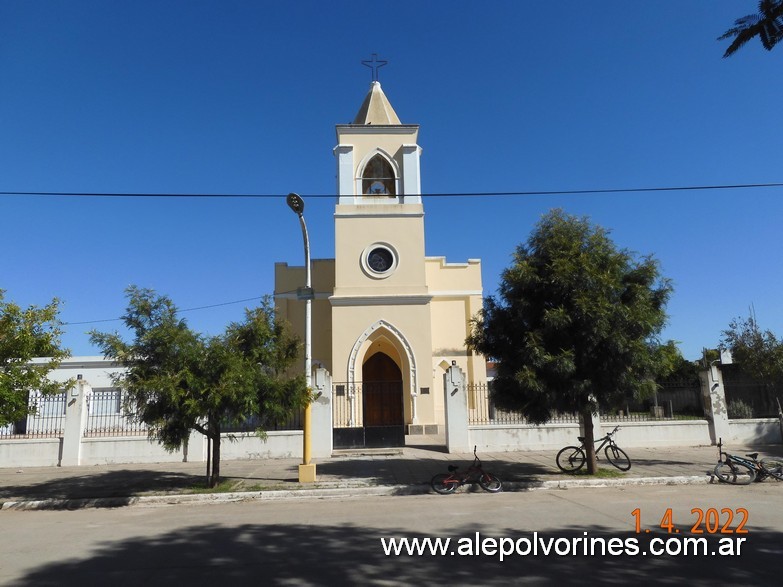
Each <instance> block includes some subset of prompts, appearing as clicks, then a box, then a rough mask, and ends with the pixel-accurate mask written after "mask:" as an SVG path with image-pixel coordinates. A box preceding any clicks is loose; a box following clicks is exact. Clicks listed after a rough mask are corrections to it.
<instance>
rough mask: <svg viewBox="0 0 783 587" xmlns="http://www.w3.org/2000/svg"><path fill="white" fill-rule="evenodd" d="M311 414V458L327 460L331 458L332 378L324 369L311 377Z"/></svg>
mask: <svg viewBox="0 0 783 587" xmlns="http://www.w3.org/2000/svg"><path fill="white" fill-rule="evenodd" d="M313 393H314V394H315V400H313V403H312V413H311V418H312V421H311V425H312V428H311V430H310V434H311V435H312V436H311V447H312V456H314V457H317V458H329V457H331V456H332V438H333V434H332V376H331V375H330V374H329V371H327V370H326V369H322V368H321V369H316V370H315V373H314V377H313Z"/></svg>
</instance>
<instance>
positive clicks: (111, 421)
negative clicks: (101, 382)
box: [84, 387, 149, 438]
mask: <svg viewBox="0 0 783 587" xmlns="http://www.w3.org/2000/svg"><path fill="white" fill-rule="evenodd" d="M122 403H123V395H122V390H121V389H119V388H115V387H107V388H93V390H92V393H91V394H89V395H88V396H87V418H86V422H85V425H84V436H85V438H96V437H105V436H143V435H146V434H148V432H149V426H147V424H145V423H144V422H139V421H138V420H137V419H135V418H134V417H133V416H131V415H128V414H126V413H124V411H123V407H122Z"/></svg>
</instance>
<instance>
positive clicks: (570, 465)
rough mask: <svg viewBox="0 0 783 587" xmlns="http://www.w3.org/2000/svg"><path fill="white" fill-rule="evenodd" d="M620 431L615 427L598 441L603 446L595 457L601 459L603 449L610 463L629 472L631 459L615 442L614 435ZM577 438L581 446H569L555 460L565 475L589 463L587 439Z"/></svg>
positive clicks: (596, 452) (597, 450) (598, 449)
mask: <svg viewBox="0 0 783 587" xmlns="http://www.w3.org/2000/svg"><path fill="white" fill-rule="evenodd" d="M619 429H620V427H619V426H615V427H614V430H612V431H611V432H609V433H608V434H607V435H606V436H604V437H603V438H599V439H598V440H597V441H596V442H600V443H601V445H600V446H599V447H598V448H596V449H595V456H596V458H599V457H598V455H599V454H600V452H601V450H602V449H603V450H604V455H606V460H607V461H609V463H611V464H612V465H613V466H615V467H617V468H618V469H620V470H621V471H627V470H628V469H630V468H631V459H629V458H628V455H627V454H625V451H624V450H623V449H621V448H620V447H619V446H617V444H616V443H615V441H614V435H615V434H617V431H618V430H619ZM576 438H577V440H578V441H579V442H580V443H581V444H580V445H579V446H567V447H565V448H564V449H562V450H561V451H560V452H559V453H557V458H556V459H555V460H556V461H557V466H558V468H559V469H560V470H561V471H563V472H564V473H576V472H577V471H578V470H579V469H581V468H582V467H584V465H585V462H586V461H587V456H586V453H585V437H584V436H577V437H576ZM604 447H606V448H604Z"/></svg>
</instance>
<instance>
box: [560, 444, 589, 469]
mask: <svg viewBox="0 0 783 587" xmlns="http://www.w3.org/2000/svg"><path fill="white" fill-rule="evenodd" d="M585 460H586V459H585V452H584V451H583V450H582V449H581V448H579V447H578V446H567V447H565V448H564V449H562V450H561V451H560V452H559V453H557V458H556V459H555V461H556V462H557V466H558V468H559V469H560V470H561V471H563V472H564V473H575V472H576V471H578V470H579V469H581V468H582V467H584V464H585Z"/></svg>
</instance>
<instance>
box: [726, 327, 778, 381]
mask: <svg viewBox="0 0 783 587" xmlns="http://www.w3.org/2000/svg"><path fill="white" fill-rule="evenodd" d="M720 346H721V348H724V349H729V350H730V351H731V355H732V357H733V359H734V361H735V362H736V363H737V364H739V365H740V366H741V367H742V369H743V370H744V371H745V372H746V373H747V374H748V375H750V376H752V377H755V378H757V379H760V380H762V381H766V382H769V383H783V339H778V338H777V337H776V336H775V334H774V333H773V332H772V331H770V330H764V331H762V330H761V328H759V325H758V322H756V317H755V316H753V315H752V314H751V315H750V316H749V317H748V318H746V319H744V320H743V319H740V318H736V319H734V320H732V321H731V323H730V324H729V328H728V330H724V331H723V338H722V340H721V343H720Z"/></svg>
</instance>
